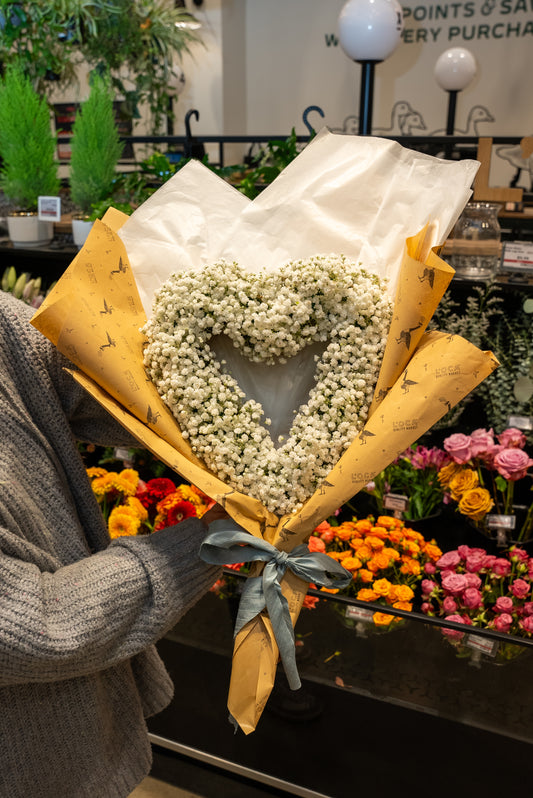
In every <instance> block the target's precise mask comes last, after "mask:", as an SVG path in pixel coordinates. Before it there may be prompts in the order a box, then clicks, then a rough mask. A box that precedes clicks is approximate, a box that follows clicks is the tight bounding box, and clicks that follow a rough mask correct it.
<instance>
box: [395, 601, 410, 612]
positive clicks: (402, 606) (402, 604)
mask: <svg viewBox="0 0 533 798" xmlns="http://www.w3.org/2000/svg"><path fill="white" fill-rule="evenodd" d="M392 606H393V607H394V609H395V610H405V612H411V610H412V609H413V605H412V604H411V603H410V602H409V601H395V602H394V604H393V605H392Z"/></svg>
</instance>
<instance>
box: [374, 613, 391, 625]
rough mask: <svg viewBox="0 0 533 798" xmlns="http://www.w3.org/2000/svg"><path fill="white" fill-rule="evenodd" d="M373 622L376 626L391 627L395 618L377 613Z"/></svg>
mask: <svg viewBox="0 0 533 798" xmlns="http://www.w3.org/2000/svg"><path fill="white" fill-rule="evenodd" d="M372 620H373V621H374V623H375V624H376V626H390V625H391V623H392V622H393V621H394V620H395V618H394V615H387V614H386V613H384V612H375V613H374V615H373V616H372Z"/></svg>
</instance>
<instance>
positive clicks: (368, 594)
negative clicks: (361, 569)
mask: <svg viewBox="0 0 533 798" xmlns="http://www.w3.org/2000/svg"><path fill="white" fill-rule="evenodd" d="M357 598H358V599H359V601H377V600H378V598H379V593H376V591H375V590H371V589H370V588H368V587H362V588H361V590H359V592H358V593H357Z"/></svg>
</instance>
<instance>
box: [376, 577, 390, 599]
mask: <svg viewBox="0 0 533 798" xmlns="http://www.w3.org/2000/svg"><path fill="white" fill-rule="evenodd" d="M391 588H392V585H391V583H390V582H389V580H388V579H376V581H375V582H374V584H373V585H372V590H375V592H376V593H378V595H380V596H383V597H385V596H388V595H389V593H390V591H391Z"/></svg>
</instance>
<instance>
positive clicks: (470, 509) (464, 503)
mask: <svg viewBox="0 0 533 798" xmlns="http://www.w3.org/2000/svg"><path fill="white" fill-rule="evenodd" d="M493 506H494V502H493V501H492V499H491V496H490V493H489V492H488V490H486V488H474V489H473V490H467V491H466V493H464V494H463V496H462V498H461V501H460V502H459V504H458V509H459V512H460V513H462V515H466V516H468V518H471V519H472V520H473V521H481V519H482V518H484V517H485V516H486V514H487V513H488V512H489V511H490V510H492V508H493Z"/></svg>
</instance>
